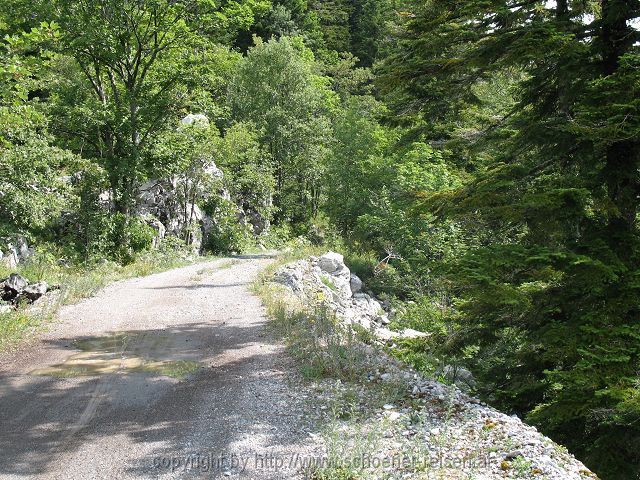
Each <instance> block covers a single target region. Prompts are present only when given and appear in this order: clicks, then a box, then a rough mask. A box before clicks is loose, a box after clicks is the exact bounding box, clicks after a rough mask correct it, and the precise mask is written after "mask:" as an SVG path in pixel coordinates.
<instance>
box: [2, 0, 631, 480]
mask: <svg viewBox="0 0 640 480" xmlns="http://www.w3.org/2000/svg"><path fill="white" fill-rule="evenodd" d="M639 16H640V1H638V0H557V1H543V0H525V1H521V0H484V1H481V0H468V1H465V2H456V1H449V0H437V1H436V0H219V1H216V0H3V2H1V4H0V31H1V33H2V39H1V40H0V238H2V239H3V241H8V240H7V239H12V238H17V237H20V238H25V239H26V240H27V241H28V243H29V245H33V246H34V247H35V252H34V253H33V255H32V258H31V259H30V260H29V261H31V262H38V265H45V266H46V265H47V264H50V265H53V266H55V268H60V265H66V266H70V268H71V266H72V267H73V268H82V269H87V270H90V269H91V268H93V267H94V266H95V265H98V264H101V262H113V263H116V264H120V265H126V264H130V263H132V262H135V261H136V259H137V258H138V257H140V256H142V255H147V254H148V252H151V251H155V252H156V255H169V254H170V252H172V251H179V250H188V251H197V252H210V253H225V252H240V251H244V250H247V249H250V248H255V247H256V246H260V247H262V248H265V249H266V248H269V249H278V248H283V247H284V246H285V245H287V244H288V243H290V242H292V241H296V242H308V243H312V244H322V243H325V244H330V245H339V248H341V249H342V251H344V252H345V256H346V259H347V261H348V263H349V265H350V267H351V268H352V270H353V271H355V272H357V273H358V275H360V276H361V277H362V278H363V279H364V280H365V281H366V282H367V283H368V284H370V285H371V287H372V289H373V290H374V291H375V292H376V293H377V294H379V295H381V296H385V298H388V299H389V301H391V302H393V303H394V304H395V305H398V306H399V311H400V312H401V314H400V315H398V316H397V317H396V318H395V319H394V320H393V321H394V322H395V323H396V324H399V325H400V324H401V325H403V326H407V327H411V328H413V329H416V330H419V331H422V332H428V333H429V334H430V336H429V337H427V338H426V339H422V338H421V339H416V340H412V341H407V342H406V343H405V344H403V345H402V349H401V356H402V357H403V359H405V360H407V361H409V362H411V363H412V364H413V365H415V366H416V368H418V369H420V370H422V371H424V372H427V373H429V372H435V371H437V368H438V366H439V365H441V364H442V363H443V362H444V363H447V364H455V365H460V366H462V367H464V368H466V369H469V370H470V371H471V372H472V373H473V375H474V377H475V378H476V380H477V386H476V391H475V394H476V395H478V396H479V397H480V398H482V399H483V400H485V401H486V402H487V403H489V404H491V405H493V406H495V407H497V408H499V409H501V410H502V411H504V412H508V413H513V414H517V415H518V416H520V417H521V418H523V419H524V420H525V421H526V422H527V423H529V424H531V425H534V426H536V427H537V428H539V429H540V431H542V432H543V433H544V434H545V435H548V436H549V437H551V438H552V439H553V440H555V441H557V442H558V443H560V444H562V445H565V446H566V447H567V448H568V449H569V451H571V452H572V453H574V454H575V455H576V456H577V457H578V458H579V459H580V460H582V461H583V462H584V463H585V464H586V465H587V466H588V467H589V468H592V469H593V470H594V471H595V472H597V473H598V475H599V476H600V477H601V478H603V479H633V478H638V475H639V474H640V455H639V453H638V452H640V231H639V226H638V207H639V204H640V172H639V168H640V119H639V116H638V114H639V113H640V31H639V28H640V27H639V25H640V20H639ZM1 249H2V246H0V250H1ZM43 268H45V267H43ZM51 268H54V267H51ZM0 321H2V318H1V317H0Z"/></svg>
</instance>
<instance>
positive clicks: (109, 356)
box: [31, 331, 204, 378]
mask: <svg viewBox="0 0 640 480" xmlns="http://www.w3.org/2000/svg"><path fill="white" fill-rule="evenodd" d="M186 342H189V339H188V338H184V337H181V336H180V335H170V334H168V335H157V334H153V335H151V334H149V333H148V332H144V331H141V332H140V331H139V332H117V333H114V334H110V335H105V336H102V337H90V338H83V339H80V340H76V341H74V342H72V345H73V346H74V347H75V348H77V349H79V350H81V351H80V352H78V353H74V354H72V355H70V356H69V357H68V358H67V359H66V360H65V361H64V362H62V363H59V364H56V365H52V366H50V367H46V368H39V369H36V370H33V371H32V372H31V375H44V376H51V377H57V378H72V377H81V376H95V375H105V374H111V373H122V374H127V373H134V372H141V373H147V374H150V375H157V376H167V377H173V378H184V377H186V376H187V375H189V374H191V373H194V372H195V371H197V370H198V369H200V368H203V367H204V365H203V364H202V363H201V362H198V361H195V360H193V359H187V358H180V356H183V355H184V352H185V349H184V344H185V343H186Z"/></svg>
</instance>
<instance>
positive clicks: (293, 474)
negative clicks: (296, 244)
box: [0, 255, 319, 479]
mask: <svg viewBox="0 0 640 480" xmlns="http://www.w3.org/2000/svg"><path fill="white" fill-rule="evenodd" d="M270 261H271V260H270V259H269V257H268V256H267V255H256V256H246V257H238V258H235V259H221V260H215V261H212V262H208V263H200V264H197V265H192V266H188V267H185V268H180V269H176V270H172V271H168V272H164V273H160V274H156V275H152V276H149V277H143V278H136V279H132V280H126V281H121V282H117V283H115V284H112V285H111V286H109V287H107V288H106V289H104V290H103V291H101V292H100V293H99V294H98V295H97V296H95V297H93V298H90V299H87V300H84V301H82V302H81V303H79V304H77V305H72V306H66V307H63V308H62V310H61V311H60V312H59V314H58V318H57V319H56V321H55V322H53V324H52V326H51V328H50V329H49V331H48V332H46V333H44V334H42V336H41V339H40V340H39V341H38V342H35V344H34V345H31V346H28V347H25V348H23V349H21V350H20V351H18V352H14V353H12V354H10V355H9V354H5V355H3V356H0V478H2V479H12V478H39V479H40V478H41V479H126V478H254V479H278V478H298V477H302V474H301V473H300V468H299V466H300V465H301V464H302V461H303V460H305V459H308V458H313V456H314V455H317V454H318V451H319V450H318V446H317V445H315V442H314V438H315V434H314V433H313V432H312V428H311V426H310V425H309V422H308V420H307V418H308V416H307V414H306V413H305V408H306V407H305V401H304V397H305V395H304V391H303V390H304V389H303V388H301V387H300V386H299V383H297V382H299V379H298V378H297V375H296V370H295V366H294V365H293V364H292V362H291V360H290V359H289V358H288V357H287V355H286V354H285V353H284V349H283V346H282V345H281V343H280V342H279V341H277V340H275V339H274V338H273V337H272V336H271V335H270V334H269V332H268V329H267V328H266V318H265V314H264V310H263V307H262V305H261V303H260V301H259V299H257V298H256V297H255V296H253V295H252V294H251V293H250V290H249V287H250V284H251V282H252V281H253V279H254V278H255V276H256V274H257V273H258V272H259V271H260V270H261V269H262V268H264V267H265V266H266V265H267V264H268V263H269V262H270Z"/></svg>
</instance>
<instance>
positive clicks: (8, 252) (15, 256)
mask: <svg viewBox="0 0 640 480" xmlns="http://www.w3.org/2000/svg"><path fill="white" fill-rule="evenodd" d="M33 253H34V251H33V249H32V248H29V244H28V243H27V239H26V238H25V237H23V236H22V235H13V236H10V237H1V238H0V264H1V265H3V266H4V267H6V268H9V269H11V268H16V267H17V266H18V264H19V263H21V262H23V261H24V260H26V259H27V258H29V257H31V256H32V255H33Z"/></svg>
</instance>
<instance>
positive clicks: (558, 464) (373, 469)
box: [271, 252, 595, 480]
mask: <svg viewBox="0 0 640 480" xmlns="http://www.w3.org/2000/svg"><path fill="white" fill-rule="evenodd" d="M273 280H274V282H275V283H277V284H279V285H283V286H284V287H285V289H284V292H283V293H281V295H284V297H283V299H282V300H281V302H282V303H284V304H286V305H289V309H290V310H289V313H288V314H287V315H284V317H288V318H289V319H290V320H289V322H288V327H289V332H290V333H289V336H290V339H292V340H291V342H292V346H293V347H294V352H295V351H297V353H298V354H299V355H298V358H299V359H300V360H301V361H303V362H307V368H310V369H311V370H312V371H315V372H316V373H317V377H318V378H317V381H318V382H319V385H323V387H321V388H318V391H319V392H321V393H320V394H319V397H320V398H323V397H324V399H325V401H326V402H327V405H328V406H329V407H328V410H331V412H332V415H327V417H332V418H333V421H334V422H335V423H334V426H333V427H332V432H339V434H338V435H337V436H336V435H335V434H333V435H332V434H330V435H329V436H328V437H327V442H328V445H329V452H331V451H334V452H335V456H336V458H335V460H336V464H335V465H329V466H327V467H326V469H325V473H326V478H338V477H331V476H330V474H332V473H333V474H336V473H337V472H339V471H344V469H347V470H348V471H350V472H351V473H352V474H353V475H354V477H340V478H360V476H363V475H365V476H366V475H370V476H371V477H372V478H383V477H385V478H386V475H393V477H394V478H396V477H397V478H446V479H463V478H464V479H467V478H474V479H502V478H524V479H547V480H552V479H553V480H571V479H574V480H579V479H585V478H595V475H594V474H593V473H592V472H590V471H589V470H588V469H587V468H586V467H585V466H584V465H583V464H582V463H581V462H579V461H577V460H576V459H575V458H574V457H573V456H572V455H571V454H569V453H568V452H567V451H566V449H564V448H563V447H562V446H560V445H557V444H556V443H554V442H553V441H552V440H550V439H549V438H547V437H545V436H543V435H542V434H540V433H539V432H537V430H536V429H535V428H533V427H531V426H528V425H525V424H524V423H522V421H521V420H520V419H518V418H517V417H515V416H509V415H505V414H503V413H501V412H499V411H497V410H495V409H493V408H491V407H489V406H487V405H486V404H484V403H482V402H480V401H479V400H477V399H475V398H472V397H470V396H468V395H466V394H465V393H463V392H462V391H461V390H460V389H459V388H458V387H456V386H448V385H445V384H442V383H440V382H438V381H435V380H433V379H429V378H425V377H423V376H422V375H419V374H418V373H416V372H415V371H413V370H411V369H410V368H409V367H408V366H406V365H404V364H401V363H400V362H398V361H396V360H394V359H392V358H391V357H390V356H388V355H387V354H386V353H385V352H384V349H385V348H393V346H394V343H395V342H396V341H398V339H399V338H415V337H418V336H420V335H421V334H420V332H416V331H412V330H405V331H403V332H393V331H391V330H389V329H388V328H387V327H386V324H388V319H387V314H386V313H385V312H384V310H383V306H382V304H381V303H379V302H378V301H377V300H376V299H375V298H373V297H372V295H371V294H370V293H369V294H367V293H363V292H362V291H361V288H362V282H361V281H360V280H359V279H358V278H357V277H355V276H354V275H352V274H351V273H350V272H349V269H348V268H347V267H346V266H345V264H344V262H343V259H342V256H341V255H339V254H335V253H332V252H329V253H327V254H325V255H323V256H322V257H320V258H315V257H311V258H309V259H308V260H300V261H297V262H295V263H291V264H288V265H285V266H283V267H281V268H280V269H278V270H277V272H276V273H275V276H274V277H273ZM291 305H297V307H294V308H292V307H291ZM279 308H280V309H282V308H284V307H282V305H280V307H279ZM271 310H277V309H274V308H273V305H272V308H271ZM305 312H306V313H305ZM282 316H283V315H282V314H281V317H282ZM291 319H294V320H293V321H292V320H291ZM281 322H283V320H282V319H281ZM284 322H285V323H287V321H286V319H285V320H284ZM422 335H424V334H422ZM310 345H311V346H310ZM336 356H337V357H340V358H342V359H343V360H342V361H340V360H336V358H335V357H336ZM336 379H338V381H337V382H336V381H335V380H336ZM359 459H362V461H361V462H360V460H359ZM340 461H342V462H343V463H342V465H341V466H340V467H336V465H338V464H340ZM385 461H386V464H385ZM359 463H360V464H359ZM340 469H342V470H340ZM403 475H406V477H404V476H403Z"/></svg>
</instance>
